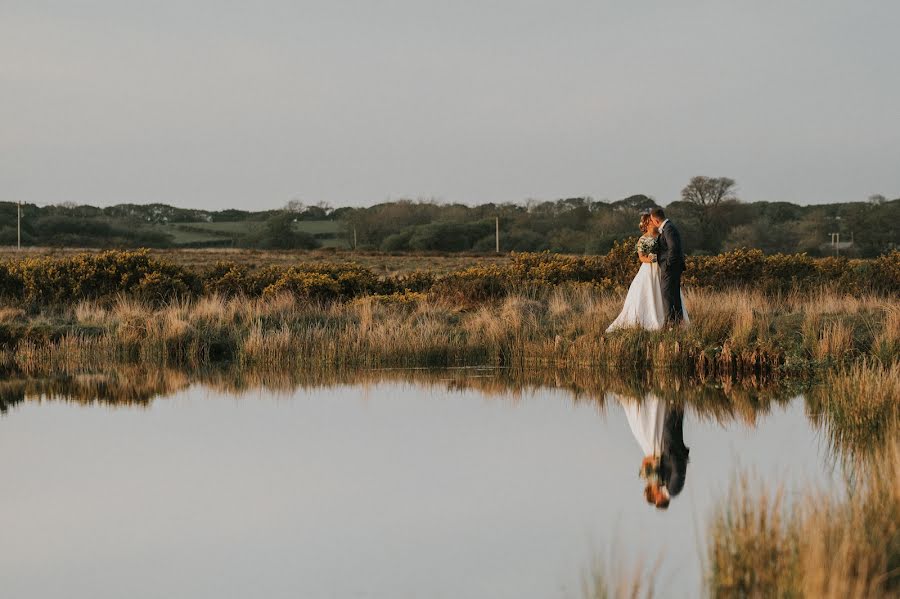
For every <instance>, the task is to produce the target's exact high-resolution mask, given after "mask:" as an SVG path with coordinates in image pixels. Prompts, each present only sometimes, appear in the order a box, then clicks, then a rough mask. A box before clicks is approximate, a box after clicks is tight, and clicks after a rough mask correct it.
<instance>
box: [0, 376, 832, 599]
mask: <svg viewBox="0 0 900 599" xmlns="http://www.w3.org/2000/svg"><path fill="white" fill-rule="evenodd" d="M451 387H452V386H448V385H442V384H440V382H438V384H435V382H434V380H432V381H431V382H430V383H429V384H424V385H418V384H415V383H410V382H381V383H371V384H352V385H339V386H330V387H320V388H311V389H299V390H294V391H284V392H273V391H268V390H259V389H257V390H251V391H246V392H241V393H226V392H223V391H217V390H213V389H211V388H207V387H203V386H199V385H196V386H189V387H187V388H184V389H182V390H180V391H177V392H175V393H172V394H169V395H166V396H164V397H160V398H157V399H155V400H154V401H152V402H151V403H149V404H147V405H138V406H135V405H126V406H124V407H118V406H109V405H85V404H79V403H72V402H61V401H25V402H22V403H17V404H15V405H13V406H12V407H10V408H9V410H8V412H7V413H6V415H5V416H3V417H2V418H0V452H2V455H3V456H4V459H3V461H2V463H0V484H2V492H0V531H2V537H0V588H2V589H3V596H8V597H41V598H49V597H66V598H81V597H83V598H85V599H87V598H90V599H100V598H105V597H109V598H120V597H132V598H135V597H147V598H158V597H167V598H176V597H185V598H188V597H190V598H207V597H209V598H221V597H373V598H375V597H377V598H397V597H448V598H450V597H453V598H458V597H491V598H494V597H540V598H545V597H580V596H582V584H583V582H582V581H583V579H584V578H585V576H586V575H587V574H588V571H589V569H590V567H591V565H592V564H593V563H594V562H595V561H596V560H597V559H598V557H600V556H603V557H604V558H605V559H613V560H615V561H618V562H624V563H626V564H630V563H632V562H633V561H634V559H635V558H636V556H643V557H644V558H646V559H647V560H650V561H653V560H655V559H656V558H657V557H661V558H662V566H661V567H660V569H659V571H658V573H657V583H658V588H659V589H663V590H664V594H665V595H666V596H674V597H692V596H696V595H697V594H698V592H699V588H700V584H701V578H700V576H701V571H702V567H701V559H702V556H703V554H704V552H705V550H704V545H703V536H704V532H705V527H706V522H707V521H708V517H709V515H710V512H711V510H712V508H713V506H714V504H715V502H716V501H717V500H719V499H720V498H721V497H722V496H723V495H724V494H725V492H726V491H727V487H728V483H729V480H730V479H731V477H732V476H733V475H734V473H735V471H736V469H738V468H742V469H745V470H752V471H755V472H756V473H757V474H758V475H759V477H760V478H762V479H764V480H771V481H781V482H787V483H788V488H789V489H790V488H796V487H799V486H800V485H802V484H804V483H807V482H814V483H827V482H828V481H830V480H831V479H832V477H833V476H834V475H833V474H832V468H831V466H830V464H831V461H830V460H829V459H828V457H827V455H826V453H827V452H826V451H825V448H824V447H823V443H822V442H821V441H820V440H819V438H818V435H817V433H816V431H815V430H813V429H812V428H811V425H810V423H809V421H808V419H807V417H806V416H805V414H804V407H803V401H802V399H796V400H793V401H789V402H786V403H785V404H783V405H775V406H773V407H772V408H771V409H770V410H769V411H768V412H767V413H765V414H760V415H758V416H757V417H756V422H755V424H747V423H745V422H744V421H743V419H740V418H738V419H734V418H727V417H726V418H721V419H720V420H716V419H714V418H712V417H710V416H704V415H701V414H700V413H698V412H697V411H696V410H692V409H691V408H690V407H688V408H687V410H686V413H685V418H684V440H685V443H686V444H687V446H688V447H690V463H689V466H688V469H687V477H686V484H685V486H684V490H683V491H682V492H681V493H680V494H679V495H678V496H676V497H674V498H673V499H672V501H671V505H670V506H669V509H668V510H665V511H660V510H657V509H655V508H654V507H653V506H650V505H648V504H647V503H646V501H645V500H644V497H643V482H642V481H641V480H640V479H639V477H638V469H639V466H640V463H641V458H642V455H643V454H642V451H641V449H640V446H639V445H638V442H637V441H636V439H635V438H634V436H633V434H632V431H631V429H630V427H629V425H628V422H627V421H626V417H625V414H624V412H623V410H622V407H621V406H620V404H619V403H618V401H616V400H615V398H613V397H612V395H611V394H610V396H608V397H607V398H606V399H607V400H606V401H605V402H604V401H602V400H600V401H590V400H588V401H573V398H572V395H571V394H570V393H569V392H567V391H565V390H560V389H548V388H538V389H531V390H525V391H499V392H498V391H496V390H495V391H493V392H491V393H490V394H487V393H485V392H482V391H478V390H475V389H456V388H451ZM750 420H752V418H751V419H750Z"/></svg>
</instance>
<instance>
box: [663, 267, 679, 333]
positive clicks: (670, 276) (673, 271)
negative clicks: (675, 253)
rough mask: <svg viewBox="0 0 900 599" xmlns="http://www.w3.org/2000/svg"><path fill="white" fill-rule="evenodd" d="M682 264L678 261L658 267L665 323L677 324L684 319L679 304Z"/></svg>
mask: <svg viewBox="0 0 900 599" xmlns="http://www.w3.org/2000/svg"><path fill="white" fill-rule="evenodd" d="M683 272H684V265H683V264H680V263H675V264H666V265H665V266H662V265H661V266H660V269H659V285H660V287H662V300H663V310H664V311H665V314H666V324H668V325H673V324H678V323H680V322H681V321H682V320H683V319H684V309H683V308H682V306H681V273H683Z"/></svg>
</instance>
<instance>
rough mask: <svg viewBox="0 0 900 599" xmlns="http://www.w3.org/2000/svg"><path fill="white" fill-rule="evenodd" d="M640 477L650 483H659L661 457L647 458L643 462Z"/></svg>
mask: <svg viewBox="0 0 900 599" xmlns="http://www.w3.org/2000/svg"><path fill="white" fill-rule="evenodd" d="M638 476H640V477H641V478H642V479H644V480H646V481H647V482H648V483H659V457H657V456H647V457H645V458H644V460H643V461H642V462H641V469H640V471H639V472H638Z"/></svg>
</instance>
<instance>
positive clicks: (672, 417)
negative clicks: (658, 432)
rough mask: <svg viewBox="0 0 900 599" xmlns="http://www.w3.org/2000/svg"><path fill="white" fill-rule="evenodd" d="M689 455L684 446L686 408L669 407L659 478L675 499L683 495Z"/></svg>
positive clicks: (665, 423)
mask: <svg viewBox="0 0 900 599" xmlns="http://www.w3.org/2000/svg"><path fill="white" fill-rule="evenodd" d="M688 453H690V450H689V449H688V448H687V447H685V445H684V408H681V407H678V408H676V407H674V406H671V405H670V406H669V409H668V411H667V412H666V420H665V422H664V423H663V436H662V448H661V454H662V455H660V457H659V478H660V480H661V481H662V483H663V484H664V485H665V486H666V489H668V491H669V495H670V496H671V497H674V496H675V495H678V494H679V493H681V489H682V487H684V479H685V477H686V476H687V465H688Z"/></svg>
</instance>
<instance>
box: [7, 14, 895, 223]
mask: <svg viewBox="0 0 900 599" xmlns="http://www.w3.org/2000/svg"><path fill="white" fill-rule="evenodd" d="M898 28H900V3H898V2H896V1H894V0H866V1H851V0H846V1H841V2H838V1H834V0H815V1H812V0H810V1H790V2H786V1H784V0H780V1H759V0H757V1H749V0H748V1H741V2H738V1H732V2H725V1H711V0H710V1H698V0H682V1H679V2H662V1H659V2H648V1H645V2H625V1H621V2H601V1H596V0H595V1H592V2H572V1H559V0H557V1H550V0H547V1H543V2H536V1H532V0H477V1H471V0H456V1H455V2H437V1H424V0H419V1H414V0H377V1H376V0H370V1H366V2H363V1H341V0H321V1H320V0H315V1H303V0H299V1H297V0H295V1H288V0H284V1H281V0H266V1H262V0H257V1H256V2H240V3H238V2H227V1H223V0H216V1H212V0H196V1H191V2H187V1H184V0H181V1H178V2H175V1H168V0H166V1H162V0H156V1H154V2H147V1H145V0H142V1H131V0H88V1H79V2H74V1H68V2H59V1H57V2H54V1H39V0H0V56H2V59H0V199H3V200H24V201H28V202H37V203H40V204H47V203H57V202H64V201H74V202H78V203H91V204H96V205H110V204H115V203H122V202H137V203H146V202H166V203H170V204H176V205H180V206H187V207H197V208H245V209H258V208H272V207H277V206H281V205H283V204H284V203H285V202H286V201H288V200H290V199H293V198H298V199H301V200H303V201H306V202H310V203H312V202H317V201H327V202H330V203H331V204H333V205H336V206H342V205H368V204H372V203H376V202H380V201H384V200H386V199H388V198H393V199H396V198H400V197H413V198H417V197H435V198H439V199H442V200H444V201H460V202H466V203H474V202H484V201H522V200H524V199H526V198H540V199H555V198H559V197H568V196H574V195H592V196H593V197H595V198H597V199H604V198H606V199H610V200H615V199H619V198H621V197H624V196H627V195H630V194H633V193H646V194H649V195H652V196H654V197H656V198H657V199H658V200H659V201H660V202H661V203H663V204H665V203H668V202H670V201H672V200H673V199H676V198H677V197H678V192H679V190H680V189H681V187H683V186H684V184H685V183H686V182H687V180H688V179H689V178H690V177H691V176H693V175H697V174H706V175H710V176H720V175H726V176H730V177H733V178H735V179H737V181H738V184H739V186H740V195H741V197H743V198H744V199H745V200H748V201H749V200H787V201H795V202H801V203H811V202H832V201H849V200H861V199H865V198H866V197H867V196H868V195H870V194H873V193H883V194H885V195H887V196H889V197H896V196H898V195H900V168H898V165H900V100H898V99H900V68H898V58H900V51H898V50H900V41H898V37H897V30H898Z"/></svg>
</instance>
